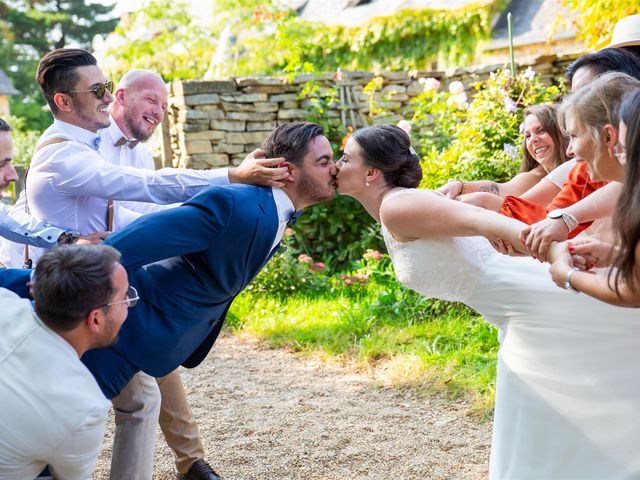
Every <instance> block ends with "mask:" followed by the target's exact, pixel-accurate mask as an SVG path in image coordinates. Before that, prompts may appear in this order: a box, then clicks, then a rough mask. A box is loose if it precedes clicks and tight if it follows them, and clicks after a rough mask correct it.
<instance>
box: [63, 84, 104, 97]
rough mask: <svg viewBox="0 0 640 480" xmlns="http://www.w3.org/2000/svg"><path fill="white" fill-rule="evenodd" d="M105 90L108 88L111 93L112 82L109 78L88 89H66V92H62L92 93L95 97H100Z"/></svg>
mask: <svg viewBox="0 0 640 480" xmlns="http://www.w3.org/2000/svg"><path fill="white" fill-rule="evenodd" d="M107 90H109V93H113V82H112V81H111V80H107V81H106V82H104V83H98V84H97V85H95V86H94V87H93V88H90V89H89V90H67V91H66V92H62V93H93V94H94V95H95V96H96V98H98V99H102V97H104V95H105V93H107Z"/></svg>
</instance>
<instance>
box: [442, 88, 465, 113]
mask: <svg viewBox="0 0 640 480" xmlns="http://www.w3.org/2000/svg"><path fill="white" fill-rule="evenodd" d="M467 100H468V97H467V94H466V93H465V92H462V93H458V94H456V95H451V96H450V97H449V98H447V105H448V106H451V105H454V106H455V107H456V108H457V109H458V110H464V109H466V108H467V107H468V106H469V105H467Z"/></svg>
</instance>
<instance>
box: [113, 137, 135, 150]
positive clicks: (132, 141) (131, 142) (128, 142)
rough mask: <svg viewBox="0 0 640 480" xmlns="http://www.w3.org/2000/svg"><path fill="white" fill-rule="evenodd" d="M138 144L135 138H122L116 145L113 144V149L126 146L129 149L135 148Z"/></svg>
mask: <svg viewBox="0 0 640 480" xmlns="http://www.w3.org/2000/svg"><path fill="white" fill-rule="evenodd" d="M139 143H140V140H136V139H135V138H132V139H128V138H127V137H122V138H121V139H120V140H118V141H117V142H116V143H114V144H113V146H114V147H121V146H123V145H126V146H127V147H129V148H136V145H138V144H139Z"/></svg>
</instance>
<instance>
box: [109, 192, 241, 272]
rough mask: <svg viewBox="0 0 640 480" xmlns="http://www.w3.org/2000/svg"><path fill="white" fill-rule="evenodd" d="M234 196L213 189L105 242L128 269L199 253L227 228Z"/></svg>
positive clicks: (140, 220)
mask: <svg viewBox="0 0 640 480" xmlns="http://www.w3.org/2000/svg"><path fill="white" fill-rule="evenodd" d="M233 206H234V201H233V197H232V195H231V193H229V192H228V191H227V189H226V188H224V187H213V188H211V189H209V190H207V191H205V192H203V193H202V194H200V195H198V196H197V197H195V198H194V199H193V200H190V201H189V202H188V203H186V204H184V205H181V206H179V207H177V208H173V209H170V210H164V211H162V212H157V213H150V214H148V215H144V216H142V217H141V218H139V219H138V220H136V221H135V222H133V223H132V224H130V225H129V226H127V227H126V228H124V229H123V230H120V231H119V232H116V233H113V234H111V235H110V236H109V238H108V239H107V240H106V241H105V244H107V245H111V246H112V247H114V248H115V249H117V250H119V251H120V253H121V254H122V262H121V263H122V265H123V266H124V267H125V268H126V269H133V268H138V267H141V266H143V265H147V264H149V263H153V262H157V261H160V260H164V259H166V258H171V257H177V256H180V255H186V254H188V253H194V252H199V251H201V250H204V249H205V248H207V247H208V246H209V245H211V243H212V242H213V241H214V240H215V239H216V238H218V237H219V236H220V235H221V234H222V233H223V232H224V231H225V229H226V228H227V225H228V219H229V217H230V216H231V213H232V211H233Z"/></svg>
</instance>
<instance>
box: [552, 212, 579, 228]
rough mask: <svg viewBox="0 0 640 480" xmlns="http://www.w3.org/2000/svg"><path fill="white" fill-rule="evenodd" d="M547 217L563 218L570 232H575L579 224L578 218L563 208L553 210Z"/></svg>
mask: <svg viewBox="0 0 640 480" xmlns="http://www.w3.org/2000/svg"><path fill="white" fill-rule="evenodd" d="M547 218H552V219H554V220H555V219H557V218H561V219H562V221H563V222H564V224H565V225H566V226H567V228H568V229H569V232H573V230H575V228H576V227H577V226H578V219H577V218H576V217H574V216H573V215H571V214H570V213H569V212H567V211H565V210H563V209H561V208H558V209H556V210H551V211H550V212H549V213H548V214H547Z"/></svg>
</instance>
